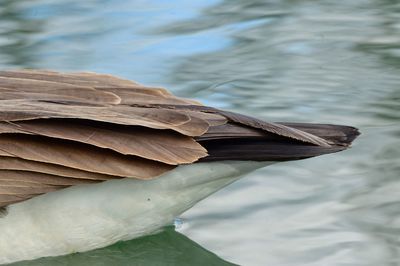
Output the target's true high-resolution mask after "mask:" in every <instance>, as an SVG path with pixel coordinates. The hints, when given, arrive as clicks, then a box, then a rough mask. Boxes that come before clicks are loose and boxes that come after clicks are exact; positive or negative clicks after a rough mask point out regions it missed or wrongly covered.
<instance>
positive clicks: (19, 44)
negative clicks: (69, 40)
mask: <svg viewBox="0 0 400 266" xmlns="http://www.w3.org/2000/svg"><path fill="white" fill-rule="evenodd" d="M28 2H29V1H13V0H2V1H1V2H0V51H1V56H0V64H2V65H9V66H12V67H28V68H29V67H33V65H34V62H35V57H34V51H33V50H34V49H35V47H34V45H32V40H31V38H30V37H31V36H32V35H33V34H35V33H38V32H40V31H41V29H42V25H43V23H42V21H40V20H33V19H30V18H27V17H26V16H25V14H24V12H23V8H22V7H23V6H24V3H28Z"/></svg>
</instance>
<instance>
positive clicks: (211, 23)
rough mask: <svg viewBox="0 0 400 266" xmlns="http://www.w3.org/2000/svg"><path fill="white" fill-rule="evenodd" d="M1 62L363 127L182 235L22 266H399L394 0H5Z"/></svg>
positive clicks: (398, 51) (206, 208) (193, 220)
mask: <svg viewBox="0 0 400 266" xmlns="http://www.w3.org/2000/svg"><path fill="white" fill-rule="evenodd" d="M0 68H1V69H6V68H8V69H9V68H45V69H55V70H65V71H81V70H86V71H87V70H89V71H98V72H104V73H111V74H116V75H119V76H122V77H126V78H129V79H134V80H136V81H139V82H141V83H145V84H148V85H157V86H164V87H167V88H169V89H170V90H171V91H173V92H174V93H175V94H177V95H179V96H184V97H190V98H196V99H198V100H201V101H202V102H204V103H205V104H210V105H213V106H216V107H220V108H225V109H229V110H232V111H237V112H243V113H246V114H249V115H257V116H259V117H261V118H264V119H266V120H269V121H300V122H301V121H304V122H322V123H324V122H329V123H339V124H347V125H353V126H357V127H359V128H360V130H361V131H362V135H361V137H360V138H359V139H358V140H357V141H356V143H355V145H354V147H353V148H352V149H351V150H349V151H346V152H343V153H340V154H333V155H328V156H323V157H319V158H315V159H310V160H304V161H298V162H289V163H281V164H278V165H273V166H270V167H267V168H265V169H262V170H259V171H256V172H254V173H253V174H250V175H248V176H247V177H245V178H243V179H242V180H240V181H238V182H237V183H235V184H233V185H231V186H229V187H227V188H225V189H224V190H222V191H220V192H218V193H217V194H214V195H213V196H211V197H209V198H207V199H206V200H204V201H203V202H201V203H200V204H198V205H196V206H195V207H194V208H192V209H191V210H189V211H188V212H186V213H185V214H184V215H182V217H181V220H179V221H180V222H179V226H178V228H177V229H176V231H175V230H174V229H173V228H167V229H166V231H164V232H162V233H160V234H157V235H154V236H149V237H144V238H141V239H137V240H132V241H129V242H126V243H119V244H117V245H114V246H113V247H109V248H105V249H101V250H97V251H92V252H88V253H84V254H75V255H70V256H64V257H58V258H48V259H41V260H37V261H32V262H26V263H19V264H18V265H230V264H231V263H232V264H240V265H285V266H289V265H290V266H292V265H293V266H294V265H296V266H299V265H310V266H311V265H315V266H317V265H319V266H320V265H324V266H325V265H346V266H349V265H371V266H372V265H374V266H375V265H380V266H383V265H388V266H389V265H390V266H392V265H400V246H399V245H400V234H399V233H400V199H399V193H400V2H399V1H395V0H355V1H333V0H332V1H330V0H325V1H323V0H321V1H311V0H310V1H306V0H304V1H300V0H229V1H228V0H224V1H217V0H203V1H183V0H182V1H177V0H171V1H161V0H154V1H144V0H138V1H126V0H87V1H78V0H61V1H51V0H19V1H15V0H0Z"/></svg>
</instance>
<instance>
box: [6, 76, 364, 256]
mask: <svg viewBox="0 0 400 266" xmlns="http://www.w3.org/2000/svg"><path fill="white" fill-rule="evenodd" d="M358 134H359V133H358V131H357V129H355V128H353V127H348V126H340V125H328V124H307V123H270V122H265V121H262V120H259V119H256V118H252V117H249V116H245V115H242V114H237V113H233V112H228V111H223V110H219V109H216V108H212V107H206V106H203V105H201V104H200V103H198V102H195V101H192V100H188V99H183V98H179V97H176V96H173V95H172V94H170V93H169V92H168V91H167V90H165V89H162V88H151V87H145V86H143V85H141V84H138V83H135V82H132V81H128V80H123V79H120V78H116V77H114V76H110V75H103V74H95V73H58V72H52V71H32V70H23V71H0V210H1V211H0V230H1V234H0V264H2V263H10V262H15V261H20V260H30V259H35V258H39V257H44V256H57V255H63V254H69V253H74V252H83V251H88V250H91V249H95V248H100V247H104V246H107V245H110V244H112V243H115V242H117V241H121V240H129V239H132V238H135V237H139V236H143V235H146V234H151V233H154V232H156V231H157V230H160V229H161V228H162V227H163V226H166V225H168V224H171V222H172V221H173V219H174V217H176V216H177V215H179V214H181V213H182V212H184V211H185V210H187V209H188V208H190V207H192V206H193V205H194V204H195V203H196V202H198V201H199V200H201V199H203V198H205V197H207V196H208V195H210V194H212V193H214V192H215V191H217V190H219V189H221V188H222V187H224V186H226V185H228V184H230V183H232V182H234V181H235V180H237V179H238V178H239V177H240V176H241V175H243V174H245V173H248V172H250V171H252V170H254V169H257V168H259V167H263V166H265V165H269V164H272V163H275V162H280V161H290V160H298V159H305V158H310V157H314V156H319V155H322V154H327V153H333V152H338V151H342V150H345V149H347V148H348V147H349V145H350V144H351V142H352V141H353V140H354V139H355V138H356V137H357V135H358Z"/></svg>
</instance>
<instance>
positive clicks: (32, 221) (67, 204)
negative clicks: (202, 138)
mask: <svg viewBox="0 0 400 266" xmlns="http://www.w3.org/2000/svg"><path fill="white" fill-rule="evenodd" d="M268 164H271V163H268V162H233V161H230V162H228V161H226V162H213V163H199V164H192V165H183V166H179V167H177V168H176V169H175V170H173V171H170V172H168V173H166V174H164V175H163V176H161V177H159V178H157V179H154V180H150V181H141V180H134V179H120V180H112V181H107V182H103V183H99V184H95V185H81V186H75V187H71V188H67V189H64V190H60V191H57V192H52V193H48V194H45V195H42V196H39V197H35V198H33V199H31V200H28V201H25V202H22V203H18V204H14V205H11V206H9V208H8V214H7V215H6V216H5V217H3V218H0V230H1V232H0V264H3V263H10V262H15V261H21V260H31V259H35V258H39V257H45V256H59V255H64V254H69V253H73V252H83V251H88V250H92V249H96V248H100V247H105V246H108V245H111V244H113V243H115V242H117V241H120V240H129V239H133V238H136V237H140V236H143V235H147V234H151V233H154V232H156V231H157V230H159V229H160V228H162V227H164V226H166V225H169V224H171V223H172V221H173V219H174V218H175V217H176V216H178V215H180V214H181V213H182V212H184V211H185V210H187V209H189V208H190V207H192V206H193V205H194V204H195V203H197V202H198V201H200V200H201V199H203V198H205V197H207V196H208V195H210V194H212V193H214V192H215V191H217V190H219V189H221V188H222V187H224V186H226V185H228V184H230V183H232V182H233V181H235V180H237V179H238V178H239V177H240V176H241V175H243V174H245V173H248V172H250V171H252V170H254V169H257V168H260V167H263V166H265V165H268Z"/></svg>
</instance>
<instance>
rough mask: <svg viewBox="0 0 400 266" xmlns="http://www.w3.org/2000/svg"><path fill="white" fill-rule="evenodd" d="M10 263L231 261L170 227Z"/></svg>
mask: <svg viewBox="0 0 400 266" xmlns="http://www.w3.org/2000/svg"><path fill="white" fill-rule="evenodd" d="M11 265H13V266H39V265H40V266H46V265H48V266H54V265H74V266H87V265H105V266H106V265H107V266H108V265H114V266H120V265H121V266H122V265H124V266H125V265H154V266H156V265H160V266H161V265H162V266H164V265H171V266H175V265H199V266H203V265H218V266H219V265H234V264H231V263H229V262H227V261H224V260H222V259H220V258H218V257H217V256H216V255H215V254H213V253H211V252H209V251H207V250H205V249H204V248H202V247H201V246H199V245H198V244H196V243H195V242H193V241H191V240H190V239H188V238H187V237H185V236H183V235H181V234H179V233H177V232H175V231H174V229H173V228H172V227H170V228H166V229H165V231H163V232H161V233H158V234H156V235H152V236H148V237H145V238H140V239H135V240H131V241H128V242H121V243H118V244H115V245H113V246H111V247H108V248H103V249H98V250H94V251H89V252H86V253H78V254H73V255H68V256H61V257H54V258H43V259H38V260H35V261H29V262H28V261H27V262H20V263H14V264H11Z"/></svg>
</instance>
